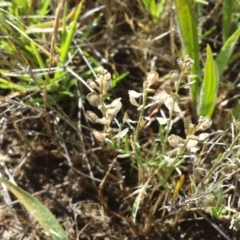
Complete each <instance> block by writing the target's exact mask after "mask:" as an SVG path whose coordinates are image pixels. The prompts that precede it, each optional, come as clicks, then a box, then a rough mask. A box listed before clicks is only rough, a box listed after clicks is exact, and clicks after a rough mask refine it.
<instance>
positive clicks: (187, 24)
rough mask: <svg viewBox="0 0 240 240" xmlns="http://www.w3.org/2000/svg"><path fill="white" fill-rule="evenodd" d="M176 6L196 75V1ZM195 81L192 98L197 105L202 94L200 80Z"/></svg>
mask: <svg viewBox="0 0 240 240" xmlns="http://www.w3.org/2000/svg"><path fill="white" fill-rule="evenodd" d="M175 6H176V13H177V20H178V26H179V30H180V36H181V41H182V45H183V48H184V54H187V55H189V57H190V58H192V59H193V60H194V65H193V68H192V71H193V73H195V72H196V71H198V70H199V49H198V34H197V20H196V11H195V4H194V0H181V1H180V0H175ZM193 80H195V83H194V84H193V85H192V88H191V96H192V101H193V105H196V103H197V100H198V96H199V92H200V80H199V78H197V77H195V78H191V81H193Z"/></svg>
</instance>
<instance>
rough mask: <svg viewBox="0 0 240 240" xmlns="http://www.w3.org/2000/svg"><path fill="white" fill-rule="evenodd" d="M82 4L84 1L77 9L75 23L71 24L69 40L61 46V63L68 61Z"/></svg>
mask: <svg viewBox="0 0 240 240" xmlns="http://www.w3.org/2000/svg"><path fill="white" fill-rule="evenodd" d="M82 4H83V1H81V2H80V3H79V4H78V6H77V9H76V12H75V15H74V19H73V21H72V23H71V26H70V29H69V32H68V35H67V38H66V41H65V43H64V44H63V45H62V46H61V51H60V54H61V55H60V61H61V62H62V63H65V62H66V60H67V56H68V52H69V49H70V46H71V43H72V40H73V37H74V34H75V31H76V27H77V22H78V17H79V15H80V13H81V9H82Z"/></svg>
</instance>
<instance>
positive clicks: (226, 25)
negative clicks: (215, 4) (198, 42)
mask: <svg viewBox="0 0 240 240" xmlns="http://www.w3.org/2000/svg"><path fill="white" fill-rule="evenodd" d="M232 10H233V0H224V1H223V18H222V23H223V31H222V39H223V42H225V41H226V40H227V38H228V36H229V32H230V28H231V18H232Z"/></svg>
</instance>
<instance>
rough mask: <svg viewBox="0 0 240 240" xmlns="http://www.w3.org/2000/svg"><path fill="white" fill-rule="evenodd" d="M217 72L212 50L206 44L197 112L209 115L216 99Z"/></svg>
mask: <svg viewBox="0 0 240 240" xmlns="http://www.w3.org/2000/svg"><path fill="white" fill-rule="evenodd" d="M218 82H219V74H218V69H217V66H216V63H215V61H214V59H213V55H212V51H211V48H210V46H209V45H207V60H206V64H205V68H204V80H203V84H202V88H201V93H200V99H199V100H200V101H199V108H198V114H199V115H202V116H208V117H211V116H212V113H213V111H214V108H215V104H216V99H217V89H218Z"/></svg>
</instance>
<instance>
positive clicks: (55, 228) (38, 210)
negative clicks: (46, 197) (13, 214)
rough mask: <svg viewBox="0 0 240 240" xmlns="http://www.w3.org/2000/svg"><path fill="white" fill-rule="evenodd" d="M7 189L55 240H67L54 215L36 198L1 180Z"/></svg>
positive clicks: (5, 180)
mask: <svg viewBox="0 0 240 240" xmlns="http://www.w3.org/2000/svg"><path fill="white" fill-rule="evenodd" d="M0 182H3V183H4V184H5V185H6V186H7V188H8V189H9V190H10V191H11V192H12V193H13V194H14V195H15V196H16V198H17V199H18V200H19V201H20V202H21V203H22V204H23V205H24V207H25V208H26V209H27V210H28V211H29V212H30V213H31V214H32V215H33V216H34V217H35V218H36V219H37V220H38V222H39V223H40V224H41V226H42V227H43V228H44V229H45V230H46V231H47V232H48V233H49V235H50V236H51V237H52V238H53V239H54V240H67V239H68V237H67V235H66V233H65V232H64V230H63V228H62V227H61V225H60V224H59V223H58V221H57V220H56V218H55V217H54V216H53V215H52V213H51V212H50V211H49V210H48V209H47V208H46V207H45V206H43V205H42V204H41V203H40V202H39V201H38V200H37V199H36V198H35V197H33V196H32V195H31V194H29V193H28V192H26V191H24V190H23V189H21V188H19V187H17V186H15V185H13V184H12V183H10V182H9V181H8V180H7V179H5V178H0Z"/></svg>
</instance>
